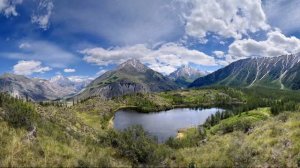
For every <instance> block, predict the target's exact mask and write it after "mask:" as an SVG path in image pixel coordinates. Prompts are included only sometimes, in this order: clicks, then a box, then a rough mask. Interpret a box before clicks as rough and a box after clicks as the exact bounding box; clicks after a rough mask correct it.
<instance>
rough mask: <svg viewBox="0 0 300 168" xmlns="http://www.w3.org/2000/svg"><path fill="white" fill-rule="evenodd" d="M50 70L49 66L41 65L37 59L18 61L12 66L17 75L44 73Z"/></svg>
mask: <svg viewBox="0 0 300 168" xmlns="http://www.w3.org/2000/svg"><path fill="white" fill-rule="evenodd" d="M50 70H52V69H51V68H50V67H43V66H42V63H41V62H39V61H34V60H31V61H19V62H18V63H17V64H16V65H15V66H14V67H13V72H14V73H15V74H18V75H31V74H33V73H44V72H47V71H50Z"/></svg>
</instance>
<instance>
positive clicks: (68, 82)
mask: <svg viewBox="0 0 300 168" xmlns="http://www.w3.org/2000/svg"><path fill="white" fill-rule="evenodd" d="M91 81H92V80H91V79H85V80H83V79H77V80H76V79H73V78H68V77H64V76H62V75H56V76H54V77H53V78H51V79H50V80H49V82H50V83H51V84H53V85H58V86H60V87H63V88H66V89H69V90H73V91H74V92H79V91H81V90H82V89H84V88H85V87H86V86H87V85H88V84H90V83H91Z"/></svg>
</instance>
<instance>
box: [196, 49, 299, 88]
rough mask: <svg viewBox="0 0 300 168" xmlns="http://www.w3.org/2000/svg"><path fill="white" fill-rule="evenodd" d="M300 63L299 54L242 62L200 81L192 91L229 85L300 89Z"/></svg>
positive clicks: (250, 59)
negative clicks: (204, 87)
mask: <svg viewBox="0 0 300 168" xmlns="http://www.w3.org/2000/svg"><path fill="white" fill-rule="evenodd" d="M299 61H300V55H299V54H295V55H294V54H292V55H283V56H278V57H264V58H249V59H244V60H239V61H236V62H233V63H231V64H230V65H228V66H226V67H225V68H222V69H220V70H218V71H216V72H214V73H211V74H209V75H207V76H204V77H200V78H199V79H197V80H196V81H194V82H193V83H192V84H191V85H190V87H201V86H208V85H225V86H240V87H252V86H263V87H271V88H279V89H285V88H286V89H300V63H299Z"/></svg>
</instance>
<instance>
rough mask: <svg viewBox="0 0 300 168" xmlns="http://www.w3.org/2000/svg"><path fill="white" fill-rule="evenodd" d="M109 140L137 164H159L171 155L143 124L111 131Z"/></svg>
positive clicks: (123, 154) (122, 153) (122, 154)
mask: <svg viewBox="0 0 300 168" xmlns="http://www.w3.org/2000/svg"><path fill="white" fill-rule="evenodd" d="M107 140H108V141H109V142H110V143H111V144H110V145H111V146H113V147H114V148H116V149H117V150H118V153H119V154H120V155H121V156H123V157H127V158H128V159H130V160H131V161H132V162H133V163H134V164H135V165H138V164H148V165H158V164H161V162H162V161H163V160H164V158H166V157H167V155H169V150H168V148H166V147H165V146H164V145H160V144H157V142H156V141H155V140H154V139H153V138H151V137H150V136H149V135H148V134H147V133H146V132H145V131H144V130H143V128H142V127H141V126H133V127H130V128H128V129H126V130H124V131H122V132H115V131H111V132H110V133H109V135H108V137H107Z"/></svg>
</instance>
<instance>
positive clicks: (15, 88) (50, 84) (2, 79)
mask: <svg viewBox="0 0 300 168" xmlns="http://www.w3.org/2000/svg"><path fill="white" fill-rule="evenodd" d="M87 82H88V81H85V82H77V81H71V80H70V79H68V78H66V77H63V76H61V75H58V76H55V77H53V78H51V79H50V80H45V79H38V78H29V77H25V76H22V75H15V74H8V73H6V74H4V75H2V76H0V91H1V92H8V93H10V94H11V95H12V96H14V97H18V98H22V99H27V100H31V101H45V100H55V99H59V98H62V97H65V96H72V95H74V94H76V93H77V92H78V91H80V90H81V89H83V88H84V87H85V86H86V85H87Z"/></svg>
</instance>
